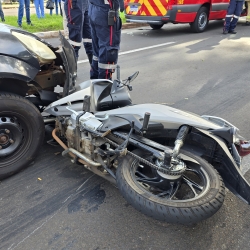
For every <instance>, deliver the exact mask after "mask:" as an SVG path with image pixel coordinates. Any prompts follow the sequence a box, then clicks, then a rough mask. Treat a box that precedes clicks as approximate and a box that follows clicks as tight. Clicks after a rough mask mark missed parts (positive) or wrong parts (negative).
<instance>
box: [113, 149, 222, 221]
mask: <svg viewBox="0 0 250 250" xmlns="http://www.w3.org/2000/svg"><path fill="white" fill-rule="evenodd" d="M133 153H134V154H136V155H138V156H140V157H141V158H143V159H147V160H149V161H150V156H149V155H148V154H147V153H145V152H143V151H142V150H138V149H137V150H135V151H133ZM181 156H182V159H185V158H186V159H188V160H183V161H184V162H185V164H186V166H187V170H186V171H185V172H184V174H183V175H182V176H181V178H180V180H179V183H181V185H180V186H179V187H178V185H176V186H177V187H176V190H175V192H176V193H175V195H174V196H172V197H171V199H170V198H169V197H164V196H160V195H159V193H158V194H157V192H159V189H155V188H153V189H152V186H150V185H149V184H148V183H143V180H144V182H145V180H146V179H147V176H150V178H148V179H147V180H150V179H151V180H153V179H152V178H156V176H157V175H158V177H159V174H158V173H159V172H157V171H156V170H154V169H153V170H152V169H151V167H148V166H147V165H145V164H143V163H142V162H139V160H137V159H135V158H134V157H132V156H130V155H127V156H125V157H124V158H123V159H122V160H121V162H120V163H119V166H118V169H117V171H116V181H117V186H118V188H119V190H120V192H121V193H122V195H123V197H124V198H125V199H126V200H127V201H128V203H130V204H131V205H132V206H133V207H134V208H136V209H137V210H139V211H140V212H142V213H144V214H146V215H147V216H150V217H152V218H154V219H157V220H161V221H165V222H168V223H177V224H187V225H191V224H195V223H197V222H199V221H201V220H204V219H207V218H209V217H211V216H212V215H213V214H215V213H216V212H217V211H218V210H219V209H220V207H221V206H222V204H223V201H224V197H225V186H224V183H223V181H222V179H221V177H220V175H219V174H218V172H217V171H216V170H215V169H214V168H213V167H212V166H211V165H210V164H209V163H208V162H207V161H205V160H204V159H202V158H200V157H198V156H196V155H194V154H192V153H190V152H188V151H183V150H181ZM151 158H152V157H151ZM142 165H143V166H142ZM140 171H144V172H143V173H141V172H140ZM186 175H187V176H188V178H186V177H187V176H186ZM141 176H142V177H143V178H141V179H140V177H141ZM190 176H191V177H190ZM158 177H157V178H158ZM138 178H139V179H140V181H138ZM184 178H185V179H184ZM190 179H191V181H190ZM154 180H155V179H154ZM184 180H185V181H184ZM161 181H162V178H161ZM188 182H189V183H191V184H190V185H191V186H192V188H193V189H194V190H195V192H196V191H197V192H198V190H199V189H200V193H199V194H197V193H196V194H195V193H194V192H193V191H192V188H190V186H189V185H187V183H188ZM195 185H198V186H197V187H199V189H197V190H196V188H197V187H196V186H195ZM202 185H203V186H202ZM183 186H184V188H183ZM201 188H204V190H203V189H202V190H201ZM152 190H153V191H152ZM155 190H157V192H155ZM185 190H186V191H185ZM172 191H173V190H172ZM179 192H182V193H181V194H179ZM185 192H186V193H185ZM162 193H164V192H162ZM192 193H193V194H192ZM192 196H194V197H192ZM190 197H191V198H190Z"/></svg>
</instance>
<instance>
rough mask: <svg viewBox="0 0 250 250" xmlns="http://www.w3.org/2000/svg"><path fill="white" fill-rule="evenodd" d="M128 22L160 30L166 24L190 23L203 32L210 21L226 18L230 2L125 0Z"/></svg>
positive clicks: (194, 29)
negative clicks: (145, 24) (146, 24)
mask: <svg viewBox="0 0 250 250" xmlns="http://www.w3.org/2000/svg"><path fill="white" fill-rule="evenodd" d="M124 3H125V17H126V20H127V22H135V23H148V24H149V25H150V26H151V27H152V28H153V29H160V28H161V27H162V26H163V25H164V24H166V23H189V24H190V26H191V29H192V30H193V31H194V32H203V31H204V30H205V29H206V27H207V25H208V22H209V20H220V19H224V18H225V16H226V12H227V8H228V4H229V0H125V1H124Z"/></svg>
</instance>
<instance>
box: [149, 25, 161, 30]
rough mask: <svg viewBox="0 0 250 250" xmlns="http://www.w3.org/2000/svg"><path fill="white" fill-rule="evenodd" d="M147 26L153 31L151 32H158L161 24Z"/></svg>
mask: <svg viewBox="0 0 250 250" xmlns="http://www.w3.org/2000/svg"><path fill="white" fill-rule="evenodd" d="M149 26H150V27H151V28H152V29H153V30H159V29H160V28H161V27H162V26H163V24H149Z"/></svg>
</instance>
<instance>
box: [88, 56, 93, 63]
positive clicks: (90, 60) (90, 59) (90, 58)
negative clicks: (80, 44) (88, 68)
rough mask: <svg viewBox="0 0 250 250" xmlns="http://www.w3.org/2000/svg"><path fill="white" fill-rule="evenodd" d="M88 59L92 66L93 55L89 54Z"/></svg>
mask: <svg viewBox="0 0 250 250" xmlns="http://www.w3.org/2000/svg"><path fill="white" fill-rule="evenodd" d="M87 56H88V59H89V64H90V65H91V64H92V60H93V54H87Z"/></svg>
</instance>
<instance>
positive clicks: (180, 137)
mask: <svg viewBox="0 0 250 250" xmlns="http://www.w3.org/2000/svg"><path fill="white" fill-rule="evenodd" d="M188 132H189V126H187V125H183V126H181V128H180V130H179V132H178V134H177V137H176V140H175V142H174V144H175V146H174V149H173V152H172V155H169V154H167V153H165V156H164V166H165V167H167V168H169V169H172V168H173V166H174V165H176V164H178V163H179V160H178V158H177V156H178V155H179V153H180V149H181V147H182V146H183V144H184V141H185V139H186V137H187V134H188Z"/></svg>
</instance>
